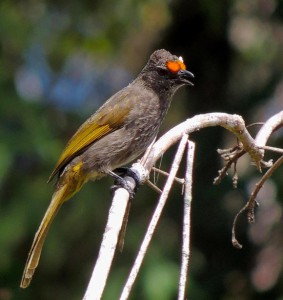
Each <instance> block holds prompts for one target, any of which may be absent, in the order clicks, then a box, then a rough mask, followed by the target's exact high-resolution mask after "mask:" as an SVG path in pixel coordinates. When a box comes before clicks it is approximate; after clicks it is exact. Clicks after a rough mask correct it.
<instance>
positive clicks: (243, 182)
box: [0, 0, 283, 300]
mask: <svg viewBox="0 0 283 300" xmlns="http://www.w3.org/2000/svg"><path fill="white" fill-rule="evenodd" d="M282 21H283V2H282V1H281V0H252V1H245V0H234V1H228V0H226V1H225V0H224V1H212V0H197V1H187V0H178V1H162V0H136V1H127V0H122V1H86V0H84V1H60V3H58V2H57V1H44V0H42V1H32V0H30V1H8V0H2V1H1V3H0V300H10V299H21V300H24V299H40V300H44V299H54V300H56V299H63V298H65V299H70V300H72V299H81V298H82V296H83V294H84V291H85V288H86V286H87V282H88V278H89V276H90V273H91V269H92V267H93V264H94V261H95V259H96V257H97V252H98V249H99V244H100V242H101V238H102V234H103V228H104V225H105V222H106V218H107V211H108V208H109V206H110V200H111V197H110V193H109V186H110V185H111V184H112V181H111V179H103V180H101V181H99V182H95V183H88V184H87V185H86V186H85V187H84V188H83V189H82V190H81V191H80V193H79V194H77V195H76V196H75V197H74V198H73V199H72V200H71V201H70V202H68V203H67V204H65V205H64V206H63V208H62V210H61V211H60V213H59V215H58V216H57V218H56V220H55V222H54V224H52V228H51V230H50V232H49V235H48V237H47V240H46V244H45V247H44V251H43V254H42V259H41V262H40V266H39V268H38V270H37V272H36V274H35V276H34V279H33V281H32V284H31V286H30V287H29V288H28V289H26V290H21V289H20V288H19V283H20V278H21V275H22V271H23V268H24V264H25V260H26V257H27V253H28V250H29V247H30V245H31V242H32V239H33V235H34V233H35V231H36V229H37V226H38V225H39V223H40V220H41V218H42V216H43V214H44V211H45V209H46V208H47V206H48V203H49V199H50V197H51V195H52V184H49V185H47V184H46V180H47V178H48V176H49V174H50V172H51V171H52V168H53V166H54V165H55V163H56V160H57V158H58V156H59V155H60V152H61V151H62V149H63V147H64V145H65V143H66V141H67V140H68V138H69V137H70V136H71V135H72V134H73V133H74V131H75V130H76V128H77V127H78V126H79V125H80V124H81V123H82V122H83V121H84V120H85V119H86V118H87V117H88V116H89V115H90V114H91V113H92V112H93V111H95V109H96V108H97V107H99V106H100V105H101V103H102V102H103V101H105V100H106V99H107V97H109V96H110V95H111V94H113V93H114V92H115V91H117V90H119V89H120V88H121V87H123V86H125V85H126V84H128V82H130V81H131V80H132V79H133V78H134V77H135V75H136V74H137V73H138V72H139V71H140V69H141V68H142V67H143V65H144V64H145V62H146V61H147V59H148V57H149V55H150V54H151V53H152V52H153V51H154V50H155V49H158V48H166V49H168V50H170V51H171V52H173V53H175V54H177V55H182V56H183V58H184V60H185V63H186V64H187V67H188V69H189V70H190V71H192V72H193V73H194V74H195V80H194V82H195V86H194V87H193V88H186V89H183V90H182V91H180V92H179V93H178V95H176V97H175V98H176V99H175V101H174V103H173V104H172V107H171V110H170V111H169V114H168V116H167V118H166V122H165V123H164V125H163V128H162V132H165V131H166V130H167V129H169V128H170V127H172V126H174V125H175V124H177V123H178V122H181V121H183V120H184V119H186V118H188V117H190V116H193V115H194V114H198V113H205V112H217V111H222V112H228V113H237V114H240V115H242V116H243V118H244V119H245V120H246V123H247V124H249V123H253V122H262V121H265V120H266V119H267V118H268V117H270V116H272V115H273V114H275V113H276V112H278V111H280V110H282V107H283V105H282V104H283V88H282V87H283V77H282V71H283V60H282V53H283V23H282ZM257 130H258V127H256V126H254V127H252V128H251V132H252V134H255V133H256V132H257ZM191 138H192V139H193V140H194V141H196V142H197V158H196V163H195V177H194V199H193V206H192V241H191V246H192V253H191V259H190V264H191V267H190V273H189V282H188V286H187V298H188V299H198V300H200V299H205V300H207V299H225V300H227V299H229V300H230V299H283V291H282V286H283V277H282V266H283V255H282V253H283V240H282V231H283V223H282V193H283V190H282V179H283V177H282V171H281V170H278V171H277V172H276V173H275V174H274V177H273V178H272V180H270V181H269V182H268V183H267V184H266V186H265V189H264V191H263V192H262V193H261V195H260V197H259V199H258V200H259V201H260V203H261V206H260V208H259V209H258V215H257V221H256V224H254V225H252V226H249V225H247V224H246V223H245V221H244V220H243V219H242V220H241V223H240V225H239V226H238V235H239V239H240V241H241V242H242V243H243V244H244V248H243V250H242V251H238V250H236V249H234V248H233V247H232V245H231V243H230V239H231V225H232V221H233V217H234V215H235V214H236V213H237V211H238V210H239V209H240V208H241V206H242V205H243V204H244V201H246V199H247V197H248V194H249V192H250V191H251V188H252V186H253V184H254V183H255V182H256V180H257V179H259V176H260V174H258V173H257V171H256V170H255V168H254V167H252V166H250V162H249V159H248V158H244V159H243V160H242V161H241V162H240V163H239V175H240V181H239V188H238V189H237V190H233V189H232V184H231V180H230V178H231V176H230V177H227V178H226V179H225V180H224V181H223V183H222V184H221V185H219V186H213V185H212V182H213V178H214V177H215V176H216V175H217V170H218V169H220V168H221V165H222V161H221V160H220V158H219V157H218V156H217V154H216V151H215V150H216V149H217V148H225V147H231V146H233V145H234V144H235V142H236V141H235V139H234V138H233V137H232V136H231V134H229V133H226V132H224V129H220V128H210V129H206V130H202V131H201V132H197V133H195V134H193V135H192V137H191ZM271 144H272V145H274V146H277V147H282V130H281V132H280V131H279V132H278V133H277V134H276V135H275V138H274V139H272V141H271ZM172 154H173V150H172V151H169V153H168V154H166V156H165V157H164V158H163V161H162V168H163V169H165V170H166V169H168V168H169V167H170V162H171V160H172ZM179 176H182V174H179ZM162 182H163V179H162V178H159V179H158V184H159V185H160V186H162ZM180 192H181V188H180V187H179V186H176V187H175V188H174V191H173V193H172V195H171V197H170V200H169V203H168V205H167V207H166V209H165V212H164V214H163V217H162V220H161V222H160V224H159V227H158V230H157V232H156V234H155V236H154V240H153V242H152V245H151V247H150V250H149V253H148V254H147V256H146V259H145V262H144V264H143V268H142V271H141V273H140V274H139V276H138V280H137V283H136V284H135V288H134V291H133V293H132V296H131V299H163V300H166V299H168V300H169V299H176V291H177V282H178V272H179V269H178V268H179V263H180V246H181V219H182V197H181V195H180ZM156 199H157V196H156V194H155V193H154V192H152V191H150V190H149V189H148V188H147V187H141V188H140V189H139V191H138V194H137V196H136V198H135V200H134V203H133V206H132V210H131V214H130V219H129V223H128V229H127V235H126V240H125V246H124V251H123V253H122V254H120V253H117V255H116V258H115V262H114V266H113V269H112V272H111V276H110V281H109V283H108V286H107V288H106V291H105V295H104V299H118V295H119V293H120V291H121V287H122V284H123V283H124V282H125V279H126V276H127V274H128V273H129V269H130V266H131V264H132V263H133V260H134V257H135V254H136V253H137V249H138V247H139V245H140V242H141V239H142V237H143V234H144V231H145V229H146V226H147V224H148V221H149V219H150V216H151V214H152V211H153V209H154V207H155V204H156Z"/></svg>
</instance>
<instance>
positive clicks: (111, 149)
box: [20, 49, 194, 288]
mask: <svg viewBox="0 0 283 300" xmlns="http://www.w3.org/2000/svg"><path fill="white" fill-rule="evenodd" d="M193 77H194V75H193V74H192V73H191V72H190V71H188V70H187V69H186V65H185V63H184V61H183V59H182V57H178V56H176V55H173V54H171V53H170V52H169V51H167V50H164V49H160V50H156V51H154V52H153V53H152V54H151V56H150V58H149V60H148V62H147V64H146V65H145V67H144V68H143V69H142V70H141V72H140V73H139V74H138V76H137V77H136V79H135V80H133V82H132V83H130V84H129V85H128V86H126V87H125V88H123V89H122V90H120V91H118V92H117V93H116V94H114V95H113V96H112V97H110V98H109V99H108V100H107V101H106V102H105V103H104V104H103V105H102V106H101V107H100V108H99V109H98V110H97V111H96V112H95V113H94V114H93V115H91V116H90V117H89V118H88V119H87V120H86V121H85V122H84V123H83V124H82V125H81V127H79V129H78V130H77V132H76V133H75V134H74V135H73V136H72V137H71V139H70V140H69V142H68V143H67V145H66V147H65V149H64V150H63V152H62V154H61V156H60V157H59V160H58V162H57V164H56V166H55V168H54V170H53V172H52V173H51V175H50V177H49V179H48V182H50V181H51V180H52V179H54V178H55V177H56V183H55V188H54V193H53V196H52V198H51V202H50V204H49V207H48V208H47V211H46V213H45V215H44V217H43V219H42V221H41V224H40V226H39V228H38V230H37V232H36V234H35V237H34V240H33V243H32V246H31V249H30V251H29V254H28V258H27V261H26V265H25V268H24V272H23V276H22V280H21V283H20V287H21V288H26V287H28V286H29V284H30V282H31V280H32V277H33V275H34V272H35V269H36V268H37V266H38V263H39V259H40V256H41V252H42V247H43V244H44V241H45V238H46V235H47V232H48V230H49V228H50V225H51V223H52V221H53V219H54V218H55V216H56V214H57V212H58V210H59V209H60V207H61V206H62V204H63V203H64V202H66V201H67V200H68V199H70V198H71V197H72V196H73V195H74V194H75V193H77V192H78V191H79V190H80V189H81V187H82V186H83V185H84V184H85V183H86V182H87V181H89V180H96V179H100V178H102V177H104V176H106V175H110V176H112V177H114V178H117V177H119V176H118V175H117V174H116V173H115V169H117V168H120V167H121V166H125V165H127V164H129V163H130V162H131V161H133V160H134V159H136V158H138V157H139V156H140V155H141V154H142V153H143V152H145V150H146V148H147V147H148V146H149V145H150V144H151V142H152V141H153V140H154V138H155V137H156V136H157V134H158V132H159V128H160V125H161V123H162V121H163V119H164V117H165V115H166V113H167V111H168V108H169V106H170V103H171V101H172V98H173V96H174V94H175V92H176V91H177V90H178V89H179V88H180V87H181V86H184V85H193V83H192V82H191V81H190V80H191V78H193Z"/></svg>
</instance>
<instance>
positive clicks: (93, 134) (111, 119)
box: [48, 95, 131, 182]
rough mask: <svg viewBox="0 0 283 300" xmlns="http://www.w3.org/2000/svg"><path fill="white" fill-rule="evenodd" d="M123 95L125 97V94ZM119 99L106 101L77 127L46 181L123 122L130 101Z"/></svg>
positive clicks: (127, 112) (128, 109)
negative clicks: (109, 102) (110, 101)
mask: <svg viewBox="0 0 283 300" xmlns="http://www.w3.org/2000/svg"><path fill="white" fill-rule="evenodd" d="M124 97H125V98H127V96H126V95H124ZM119 98H120V97H119ZM119 100H120V101H119V102H118V101H115V103H114V104H113V102H114V101H113V102H112V103H111V104H108V103H107V102H106V103H105V104H106V105H104V106H103V107H101V109H99V110H98V111H97V112H96V113H95V114H94V115H92V116H91V117H90V118H89V119H88V120H87V121H86V122H85V123H84V124H83V125H82V126H81V127H80V128H79V129H78V131H77V132H76V133H75V134H74V135H73V137H72V138H71V139H70V140H69V142H68V144H67V146H66V148H65V149H64V151H63V153H62V154H61V156H60V158H59V160H58V162H57V164H56V166H55V168H54V171H53V172H52V173H51V175H50V177H49V179H48V182H49V181H51V180H52V179H53V178H54V176H55V175H56V174H57V173H58V172H59V171H60V169H61V168H63V167H64V166H66V165H67V164H68V163H69V162H70V160H72V159H73V158H74V157H75V156H77V155H78V154H79V153H81V151H83V150H84V149H85V148H87V147H88V146H89V145H91V144H92V143H94V142H95V141H97V140H99V139H100V138H102V137H104V136H105V135H107V134H109V133H111V132H113V131H115V130H117V129H119V128H120V127H121V126H122V125H123V124H124V122H125V119H126V117H127V116H128V114H129V112H130V109H131V107H130V103H131V101H123V100H125V99H121V98H120V99H119Z"/></svg>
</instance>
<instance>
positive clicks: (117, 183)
mask: <svg viewBox="0 0 283 300" xmlns="http://www.w3.org/2000/svg"><path fill="white" fill-rule="evenodd" d="M107 173H108V174H109V175H110V176H112V177H113V178H114V179H115V185H114V186H112V187H111V190H112V192H114V191H115V190H116V189H118V188H119V187H121V186H122V187H123V188H125V189H126V190H127V191H128V192H129V194H130V200H129V202H128V204H127V208H126V213H125V216H124V218H123V223H122V227H121V230H120V233H119V237H118V247H119V250H120V252H122V250H123V246H124V239H125V235H126V228H127V223H128V217H129V213H130V207H131V200H132V199H133V197H134V194H135V192H136V190H137V187H138V185H139V184H140V180H139V177H138V175H137V174H136V173H135V172H134V171H132V170H130V169H128V168H118V169H115V170H114V172H112V171H108V172H107ZM118 174H119V175H118ZM120 175H122V176H126V175H128V176H130V177H131V178H133V179H134V181H135V183H136V187H135V188H134V190H133V189H132V188H131V187H130V186H129V185H128V184H127V182H126V180H125V179H124V178H123V177H121V176H120Z"/></svg>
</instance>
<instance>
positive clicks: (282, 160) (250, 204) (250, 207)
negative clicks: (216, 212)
mask: <svg viewBox="0 0 283 300" xmlns="http://www.w3.org/2000/svg"><path fill="white" fill-rule="evenodd" d="M282 163H283V155H282V156H281V157H280V158H278V159H277V161H276V162H275V163H274V164H273V166H272V167H271V168H270V169H268V170H267V171H266V173H265V174H264V175H263V176H262V177H261V179H260V181H259V182H257V183H256V185H255V189H254V190H253V191H252V193H251V196H250V198H249V200H248V202H247V203H246V205H245V206H244V207H243V208H242V209H241V210H240V211H239V212H238V213H237V215H236V216H235V218H234V221H233V227H232V244H233V245H234V246H235V247H236V248H239V249H241V248H242V245H241V244H240V243H239V242H238V240H237V238H236V224H237V221H238V218H239V216H240V215H241V214H242V213H243V212H244V211H246V210H247V211H248V221H249V223H253V222H254V220H255V217H254V208H255V207H256V206H257V205H258V204H257V202H256V200H255V199H256V197H257V195H258V192H259V191H260V189H261V188H262V186H263V184H264V182H265V181H266V180H267V179H268V178H269V177H270V176H271V175H272V174H273V173H274V171H275V170H276V169H278V167H279V166H280V165H281V164H282Z"/></svg>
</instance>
